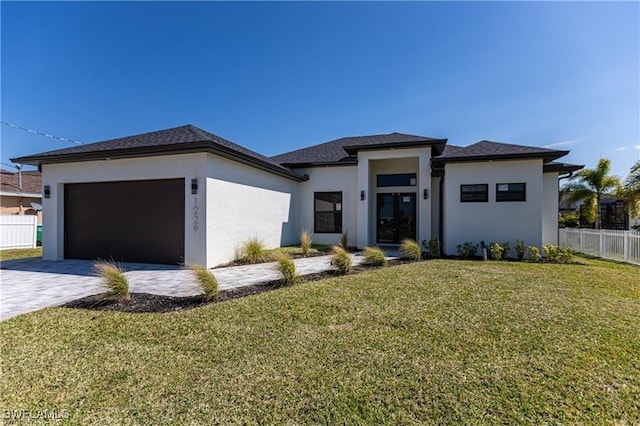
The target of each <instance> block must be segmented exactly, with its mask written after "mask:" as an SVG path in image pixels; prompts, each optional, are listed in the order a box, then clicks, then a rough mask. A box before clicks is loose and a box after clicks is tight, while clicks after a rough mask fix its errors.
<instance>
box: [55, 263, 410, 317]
mask: <svg viewBox="0 0 640 426" xmlns="http://www.w3.org/2000/svg"><path fill="white" fill-rule="evenodd" d="M402 263H407V262H403V261H400V260H392V261H390V262H388V264H387V265H388V266H393V265H399V264H402ZM380 268H383V266H354V268H353V270H352V271H351V272H350V273H349V275H352V274H357V273H360V272H363V271H370V270H374V269H380ZM335 276H338V275H337V274H336V272H335V271H325V272H320V273H316V274H310V275H305V276H304V277H301V278H300V280H299V281H298V283H297V284H296V285H299V284H304V283H307V282H311V281H318V280H322V279H325V278H329V277H335ZM281 287H283V285H282V284H281V283H280V281H279V280H276V281H269V282H265V283H261V284H255V285H250V286H245V287H240V288H234V289H230V290H222V291H221V292H220V295H219V296H218V298H217V299H214V300H206V299H205V298H204V297H203V296H201V295H198V296H187V297H175V296H162V295H158V294H149V293H131V294H130V297H129V299H127V300H114V299H112V298H110V297H109V296H108V295H107V294H106V293H103V294H94V295H91V296H87V297H83V298H82V299H77V300H74V301H72V302H69V303H66V304H64V305H62V307H63V308H71V309H90V310H96V311H117V312H131V313H144V312H156V313H165V312H176V311H182V310H185V309H193V308H197V307H199V306H204V305H208V304H211V303H221V302H226V301H229V300H233V299H238V298H241V297H246V296H251V295H254V294H260V293H264V292H267V291H272V290H275V289H278V288H281Z"/></svg>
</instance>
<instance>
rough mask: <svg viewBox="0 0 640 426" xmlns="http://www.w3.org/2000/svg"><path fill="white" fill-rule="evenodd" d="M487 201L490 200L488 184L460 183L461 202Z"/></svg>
mask: <svg viewBox="0 0 640 426" xmlns="http://www.w3.org/2000/svg"><path fill="white" fill-rule="evenodd" d="M487 201H489V185H488V184H486V183H479V184H473V185H460V202H461V203H486V202H487Z"/></svg>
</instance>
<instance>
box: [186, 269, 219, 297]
mask: <svg viewBox="0 0 640 426" xmlns="http://www.w3.org/2000/svg"><path fill="white" fill-rule="evenodd" d="M188 266H189V269H191V271H192V272H193V276H194V277H195V279H196V281H197V282H198V285H199V286H200V288H201V289H202V293H204V298H205V299H207V300H212V299H216V298H217V297H218V296H219V295H220V289H219V288H218V280H217V279H216V277H215V276H214V275H213V272H211V271H210V270H208V269H207V268H205V267H204V266H202V265H194V264H192V265H188Z"/></svg>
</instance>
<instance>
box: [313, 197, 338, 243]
mask: <svg viewBox="0 0 640 426" xmlns="http://www.w3.org/2000/svg"><path fill="white" fill-rule="evenodd" d="M314 212H315V224H314V232H316V233H318V234H322V233H325V234H332V233H337V234H339V233H342V192H316V193H314Z"/></svg>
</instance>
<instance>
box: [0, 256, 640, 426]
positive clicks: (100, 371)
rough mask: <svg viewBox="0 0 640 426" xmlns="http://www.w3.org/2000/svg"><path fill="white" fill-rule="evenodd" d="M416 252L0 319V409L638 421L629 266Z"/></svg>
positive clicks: (103, 419)
mask: <svg viewBox="0 0 640 426" xmlns="http://www.w3.org/2000/svg"><path fill="white" fill-rule="evenodd" d="M580 262H581V263H582V264H580V265H548V264H522V263H516V262H466V261H450V260H434V261H428V262H420V263H415V264H406V265H400V266H394V267H389V268H385V269H378V270H375V271H371V272H364V273H360V274H357V275H351V276H346V277H341V278H332V279H327V280H323V281H316V282H310V283H306V284H302V285H297V286H294V287H288V288H282V289H279V290H276V291H273V292H269V293H262V294H260V295H256V296H251V297H247V298H244V299H237V300H234V301H231V302H225V303H220V304H216V305H209V306H207V307H203V308H198V309H194V310H190V311H185V312H179V313H171V314H124V313H113V312H92V311H82V310H69V309H62V308H55V309H48V310H45V311H40V312H36V313H33V314H29V315H24V316H20V317H17V318H13V319H11V320H8V321H5V322H3V323H0V340H1V342H2V343H1V344H2V376H1V378H0V398H1V407H2V408H3V409H29V410H33V411H36V410H41V411H42V410H47V409H48V410H65V411H64V412H65V413H68V414H69V416H70V418H69V420H70V421H71V422H72V423H77V424H91V423H96V424H105V423H151V424H165V423H166V424H193V423H196V424H197V423H200V424H210V423H252V424H253V423H291V424H306V423H323V424H326V423H370V424H378V423H388V424H407V423H413V424H415V423H419V424H422V423H438V424H440V423H448V424H469V423H493V424H522V423H533V424H543V423H547V424H619V425H632V424H637V423H638V422H640V279H639V277H640V268H637V267H634V266H630V265H620V264H614V263H611V262H603V261H597V260H586V259H581V260H580Z"/></svg>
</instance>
